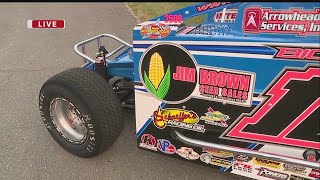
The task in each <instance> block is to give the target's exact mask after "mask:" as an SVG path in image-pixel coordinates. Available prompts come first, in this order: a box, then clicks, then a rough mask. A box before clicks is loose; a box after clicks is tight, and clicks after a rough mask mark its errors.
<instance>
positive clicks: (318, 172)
mask: <svg viewBox="0 0 320 180" xmlns="http://www.w3.org/2000/svg"><path fill="white" fill-rule="evenodd" d="M309 177H313V178H318V179H320V170H319V169H312V170H311V172H310V174H309Z"/></svg>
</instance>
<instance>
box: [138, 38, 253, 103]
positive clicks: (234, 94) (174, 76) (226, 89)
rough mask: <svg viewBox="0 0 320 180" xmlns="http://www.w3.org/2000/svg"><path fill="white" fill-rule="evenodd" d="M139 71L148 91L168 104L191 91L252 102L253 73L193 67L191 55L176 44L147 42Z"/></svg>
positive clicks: (201, 95) (202, 95) (202, 96)
mask: <svg viewBox="0 0 320 180" xmlns="http://www.w3.org/2000/svg"><path fill="white" fill-rule="evenodd" d="M176 59H179V61H176ZM139 74H140V79H141V82H142V84H143V85H144V87H146V89H147V90H148V92H149V93H150V94H152V95H153V96H154V97H156V98H157V99H159V100H161V101H164V102H167V103H170V104H178V103H182V102H185V101H187V100H188V99H190V98H191V95H193V96H194V97H197V98H200V99H208V100H211V101H217V102H222V103H224V104H227V103H228V104H234V105H238V106H246V107H250V106H251V104H252V98H253V88H254V81H255V73H253V72H243V71H237V70H231V69H221V68H211V67H204V66H199V67H197V66H196V63H195V60H194V57H193V56H192V55H191V54H190V53H189V52H188V51H187V50H186V49H185V48H184V47H183V46H181V45H178V44H173V43H157V44H155V45H152V46H150V47H149V48H148V49H147V50H146V51H145V52H144V54H143V55H142V56H141V60H140V73H139ZM182 87H183V88H182ZM196 87H197V89H198V90H195V88H196Z"/></svg>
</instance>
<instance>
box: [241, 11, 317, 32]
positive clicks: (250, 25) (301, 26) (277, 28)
mask: <svg viewBox="0 0 320 180" xmlns="http://www.w3.org/2000/svg"><path fill="white" fill-rule="evenodd" d="M242 27H243V31H244V32H246V33H276V34H297V35H299V36H305V35H318V34H319V32H320V9H315V10H303V9H298V8H295V9H289V10H272V9H270V8H261V7H249V8H247V9H245V12H244V16H243V25H242Z"/></svg>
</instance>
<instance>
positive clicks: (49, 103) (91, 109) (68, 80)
mask: <svg viewBox="0 0 320 180" xmlns="http://www.w3.org/2000/svg"><path fill="white" fill-rule="evenodd" d="M39 109H40V115H41V118H42V120H43V122H44V124H45V126H46V127H47V129H48V131H49V133H50V134H51V136H52V137H53V139H55V141H56V142H58V144H59V145H61V146H62V147H63V148H64V149H66V150H67V151H68V152H70V153H72V154H74V155H76V156H80V157H93V156H96V155H98V154H100V153H101V152H103V151H105V150H106V149H107V148H109V147H110V146H111V145H112V144H113V143H114V141H115V140H116V138H117V137H118V136H119V134H120V132H121V129H122V126H123V125H122V124H123V123H122V118H121V106H120V101H119V99H118V98H117V95H116V94H115V92H114V91H113V89H112V87H111V86H110V85H109V83H108V82H107V81H106V80H105V79H103V78H102V77H101V76H99V75H98V74H97V73H95V72H92V71H89V70H83V69H81V68H72V69H69V70H66V71H63V72H61V73H59V74H57V75H55V76H53V77H52V78H50V79H48V80H47V81H46V82H45V83H44V85H43V86H42V88H41V90H40V94H39Z"/></svg>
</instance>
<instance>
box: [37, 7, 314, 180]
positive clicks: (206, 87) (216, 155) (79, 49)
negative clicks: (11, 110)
mask: <svg viewBox="0 0 320 180" xmlns="http://www.w3.org/2000/svg"><path fill="white" fill-rule="evenodd" d="M319 33H320V6H319V3H315V2H313V3H306V2H209V3H199V4H195V5H192V6H188V7H185V8H182V9H179V10H176V11H174V12H171V13H168V14H164V15H161V16H158V17H155V18H154V19H151V20H149V21H146V22H142V23H139V24H137V25H136V26H135V27H134V30H133V43H132V44H130V43H127V42H125V41H124V40H122V39H120V38H118V37H116V36H114V35H110V34H101V35H98V36H95V37H92V38H90V39H87V40H85V41H82V42H80V43H78V44H76V45H75V47H74V50H75V51H76V53H77V54H78V55H80V56H81V57H82V58H83V60H84V65H83V66H82V67H79V68H72V69H69V70H66V71H63V72H61V73H59V74H57V75H55V76H53V77H52V78H50V79H48V80H47V81H46V82H45V83H44V85H43V86H42V88H41V90H40V95H39V109H40V115H41V118H42V120H43V122H44V124H45V127H46V128H47V129H48V131H49V133H50V134H51V135H52V137H53V138H54V139H55V140H56V141H57V142H58V143H59V144H60V145H61V146H62V147H63V148H64V149H66V150H67V151H68V152H70V153H72V154H74V155H77V156H79V157H92V156H95V155H97V154H99V153H101V152H104V151H105V150H106V149H107V148H108V147H110V146H111V145H112V144H113V142H114V141H116V139H117V137H118V136H119V134H120V132H121V129H122V127H123V120H122V117H121V115H122V113H121V112H122V109H123V108H132V109H135V118H136V137H137V144H138V147H139V148H141V149H145V150H151V151H153V152H155V153H158V154H162V155H167V156H171V157H174V158H178V159H182V160H188V161H192V162H194V163H198V164H199V165H203V166H209V167H213V168H216V169H219V170H221V171H225V172H230V173H233V174H238V175H241V176H246V177H250V178H254V179H319V178H320V170H319V159H320V152H319V150H320V136H319V135H320V134H319V132H320V123H319V111H320V109H319V106H320V97H319V95H320V86H319V85H320V84H319V78H320V64H319V62H320V49H319V43H320V37H319ZM103 40H109V41H113V42H114V43H113V44H114V45H115V44H119V47H117V48H115V49H114V50H112V51H108V50H107V49H106V48H105V46H104V45H103ZM109 41H108V42H109ZM92 42H96V43H97V48H98V52H97V53H96V56H95V57H94V58H92V57H90V56H89V55H88V53H87V52H86V47H87V46H88V44H91V43H92ZM109 43H110V42H109Z"/></svg>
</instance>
